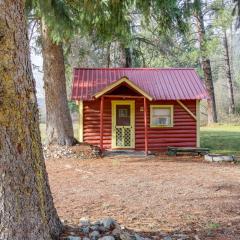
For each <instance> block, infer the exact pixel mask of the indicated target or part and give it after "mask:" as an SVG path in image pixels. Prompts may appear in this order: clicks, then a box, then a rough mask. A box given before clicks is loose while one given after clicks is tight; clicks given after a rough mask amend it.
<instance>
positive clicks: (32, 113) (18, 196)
mask: <svg viewBox="0 0 240 240" xmlns="http://www.w3.org/2000/svg"><path fill="white" fill-rule="evenodd" d="M0 53H1V61H0V223H1V227H0V239H4V240H19V239H31V240H39V239H41V240H50V239H56V238H58V237H59V234H60V232H61V229H62V226H61V222H60V220H59V218H58V216H57V212H56V209H55V208H54V205H53V199H52V195H51V192H50V188H49V183H48V177H47V172H46V168H45V163H44V158H43V152H42V147H41V139H40V131H39V121H38V117H39V116H38V109H37V102H36V90H35V83H34V80H33V77H32V70H31V64H30V54H29V46H28V39H27V26H26V19H25V16H24V1H21V0H19V1H15V0H3V1H0Z"/></svg>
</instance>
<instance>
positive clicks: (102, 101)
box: [100, 96, 104, 151]
mask: <svg viewBox="0 0 240 240" xmlns="http://www.w3.org/2000/svg"><path fill="white" fill-rule="evenodd" d="M103 107H104V97H103V96H101V102H100V149H101V151H103Z"/></svg>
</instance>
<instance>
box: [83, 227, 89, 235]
mask: <svg viewBox="0 0 240 240" xmlns="http://www.w3.org/2000/svg"><path fill="white" fill-rule="evenodd" d="M89 231H90V228H89V227H88V226H83V227H81V232H83V233H85V234H88V233H89Z"/></svg>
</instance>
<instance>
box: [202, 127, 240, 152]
mask: <svg viewBox="0 0 240 240" xmlns="http://www.w3.org/2000/svg"><path fill="white" fill-rule="evenodd" d="M201 147H208V148H210V150H211V152H214V153H226V154H237V155H240V126H233V125H214V126H211V127H201Z"/></svg>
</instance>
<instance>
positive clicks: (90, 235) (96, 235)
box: [89, 231, 100, 239]
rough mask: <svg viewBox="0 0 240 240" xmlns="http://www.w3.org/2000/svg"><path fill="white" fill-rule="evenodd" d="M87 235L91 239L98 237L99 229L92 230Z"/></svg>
mask: <svg viewBox="0 0 240 240" xmlns="http://www.w3.org/2000/svg"><path fill="white" fill-rule="evenodd" d="M89 237H90V238H91V239H98V238H99V237H100V233H99V231H93V232H91V233H90V234H89Z"/></svg>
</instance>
